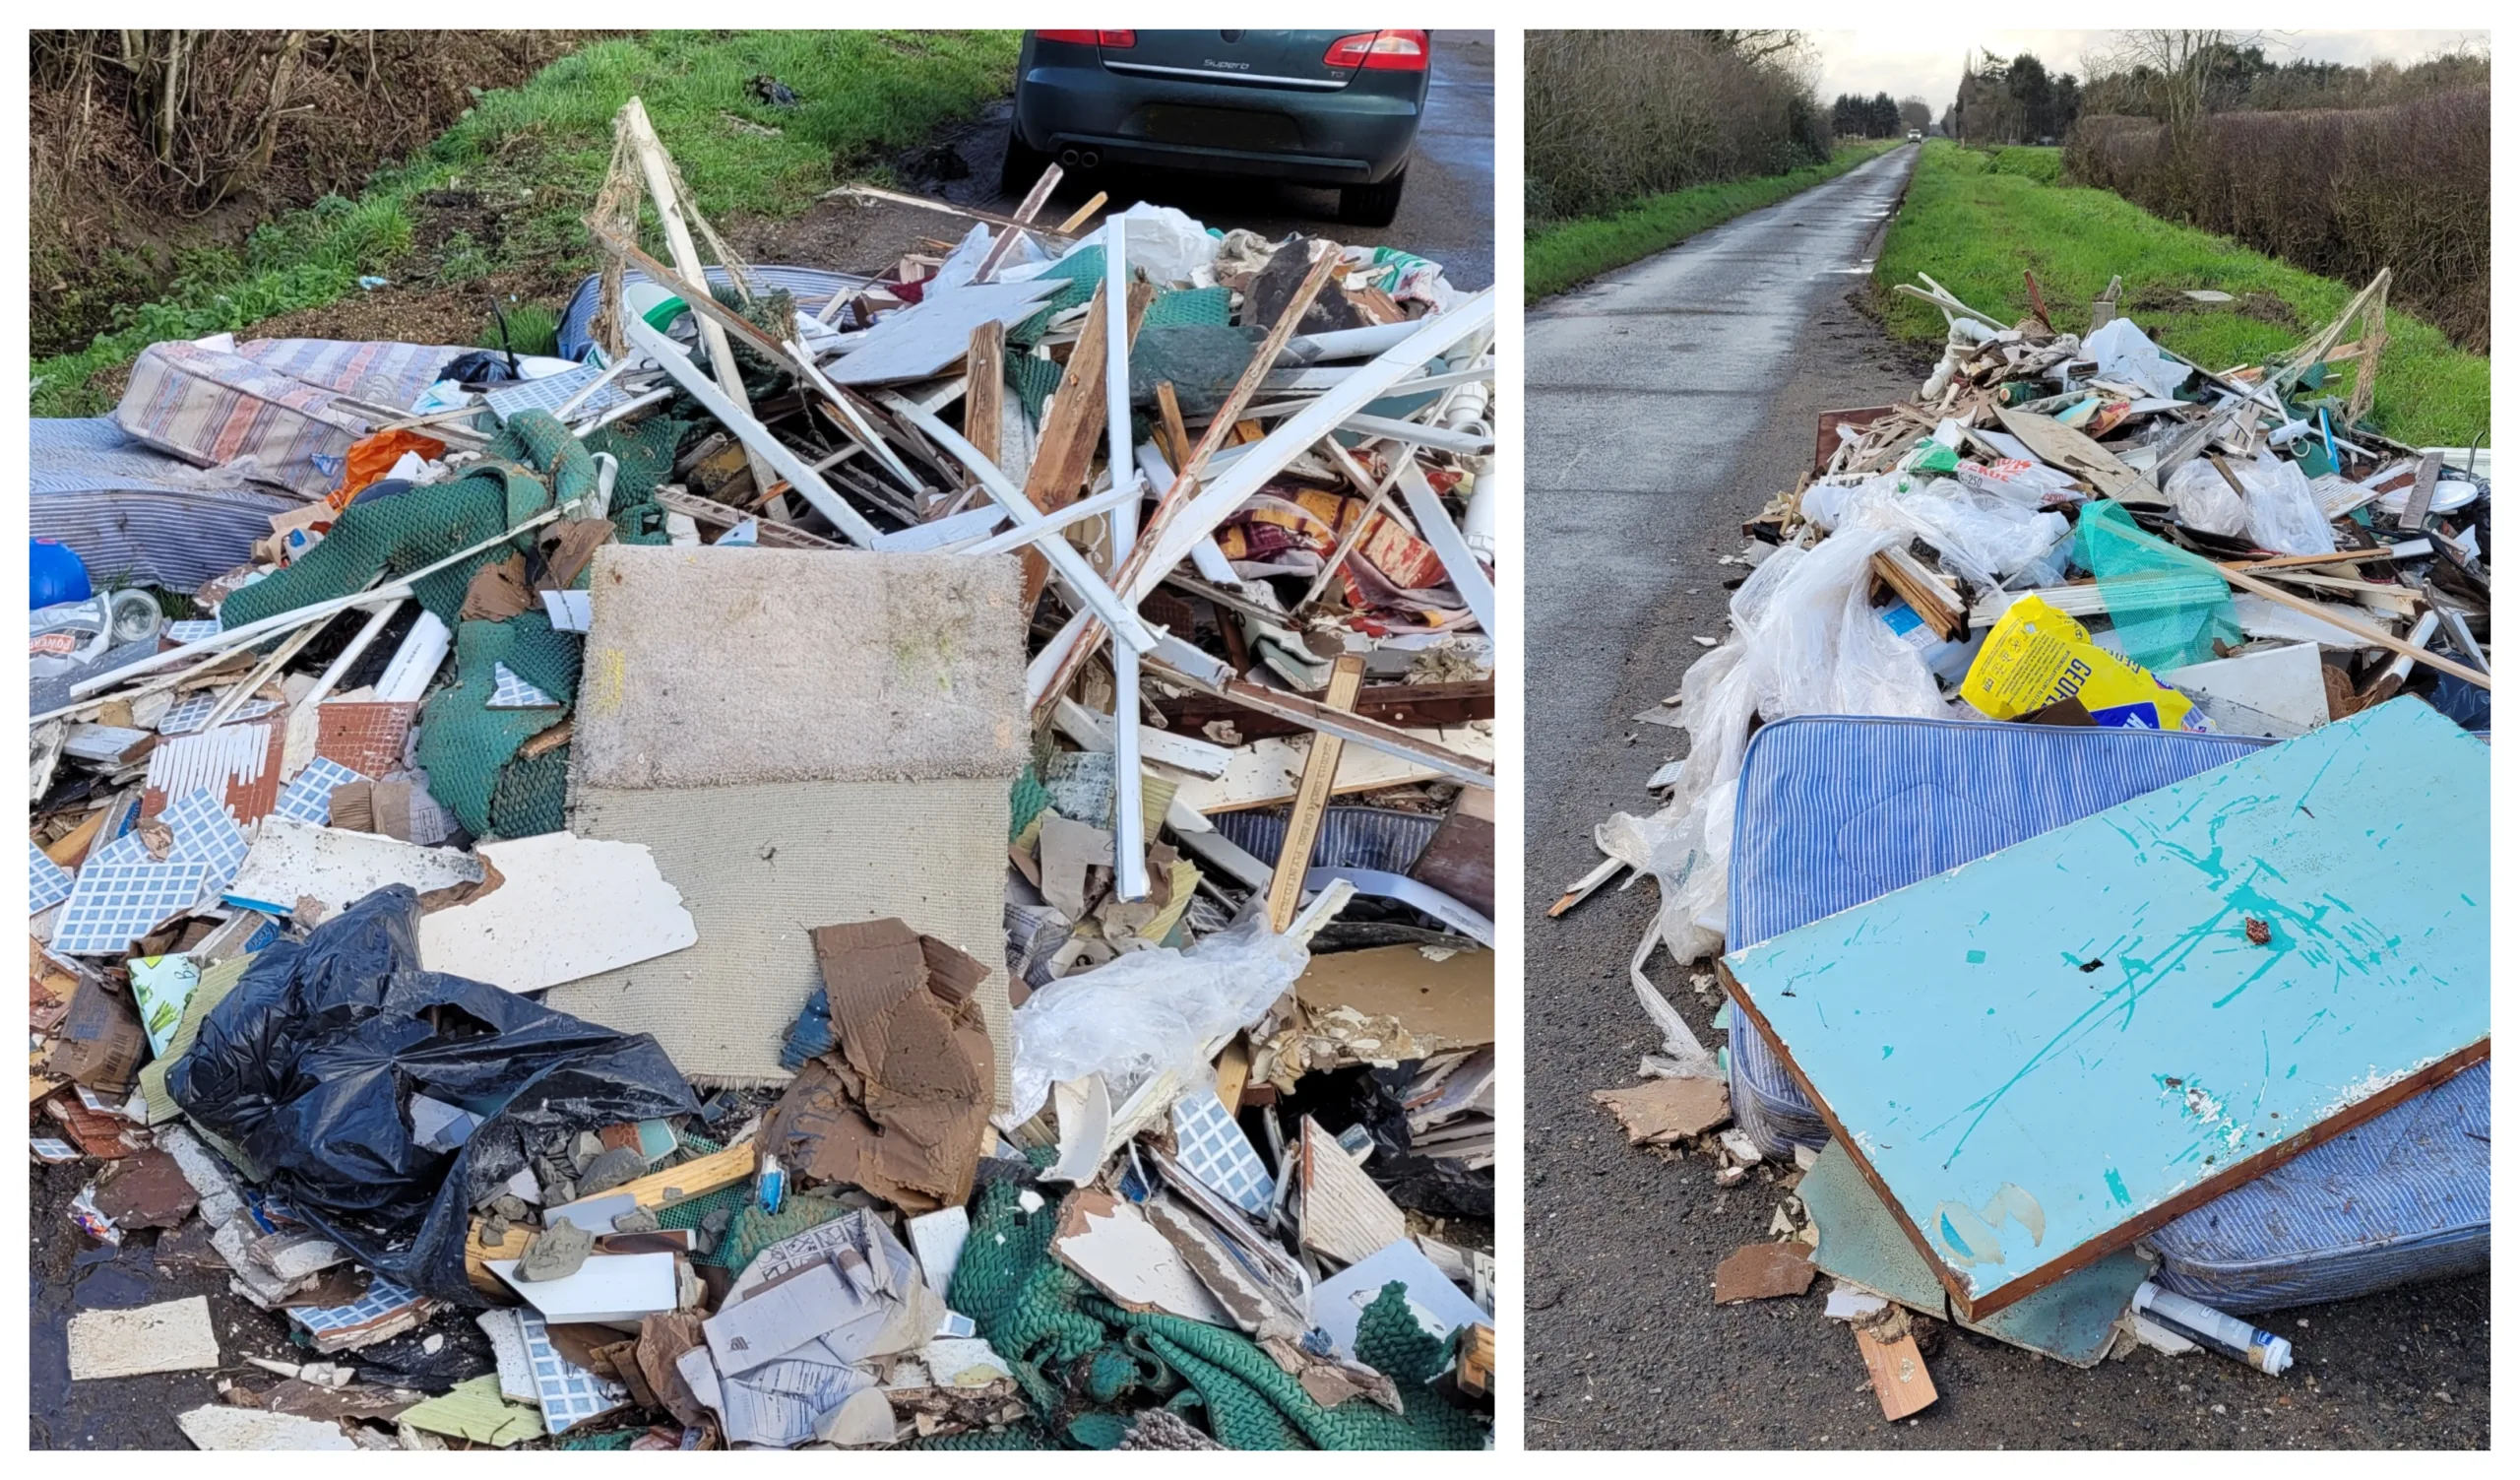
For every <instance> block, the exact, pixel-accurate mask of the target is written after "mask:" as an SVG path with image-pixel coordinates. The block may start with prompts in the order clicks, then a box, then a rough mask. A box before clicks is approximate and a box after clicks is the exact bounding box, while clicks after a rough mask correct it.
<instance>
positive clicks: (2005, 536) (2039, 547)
mask: <svg viewBox="0 0 2520 1480" xmlns="http://www.w3.org/2000/svg"><path fill="white" fill-rule="evenodd" d="M1802 513H1803V517H1805V518H1807V519H1809V520H1810V521H1811V522H1812V523H1813V524H1816V525H1818V526H1819V527H1820V528H1821V529H1823V530H1825V531H1828V532H1829V533H1831V534H1833V535H1834V534H1838V533H1841V532H1843V531H1844V530H1845V528H1846V527H1847V526H1848V525H1850V524H1869V525H1870V526H1872V527H1874V528H1877V529H1880V530H1883V531H1895V532H1901V533H1904V534H1907V535H1910V536H1913V537H1914V538H1917V539H1921V540H1922V541H1924V542H1925V543H1926V544H1927V545H1930V546H1932V547H1934V549H1935V550H1936V551H1938V552H1939V553H1940V554H1941V556H1942V558H1943V563H1944V565H1945V566H1946V568H1949V569H1952V570H1954V571H1956V572H1957V573H1959V574H1961V575H1964V576H1967V577H1968V578H1969V579H1970V580H1972V581H1974V582H1976V583H1977V584H1979V585H1981V586H1999V585H2001V584H2003V581H2004V578H2005V577H2007V576H2010V575H2012V574H2013V573H2014V572H2016V571H2019V570H2021V569H2023V568H2024V567H2026V566H2029V565H2030V564H2032V563H2033V562H2035V561H2038V560H2039V559H2040V558H2041V557H2042V556H2044V555H2046V554H2047V552H2048V551H2049V550H2052V549H2054V548H2055V547H2056V544H2057V542H2058V541H2060V540H2062V539H2064V538H2065V532H2066V525H2065V516H2063V515H2062V514H2047V513H2040V512H2037V511H2035V510H2033V509H2030V508H2027V507H2025V506H2024V505H2023V504H2021V503H2019V502H2017V501H2015V500H2013V499H2011V498H2007V497H2004V496H2002V495H1999V494H1995V493H1983V492H1980V491H1978V490H1977V489H1975V488H1971V487H1969V486H1967V485H1966V484H1963V483H1959V482H1958V481H1956V480H1953V479H1948V478H1937V479H1935V480H1933V481H1932V482H1931V483H1924V484H1922V486H1919V485H1918V480H1917V477H1916V476H1915V475H1914V474H1904V473H1885V474H1881V475H1879V476H1877V477H1873V478H1868V479H1865V480H1863V481H1862V482H1861V483H1852V484H1850V483H1814V484H1812V485H1811V486H1810V487H1809V488H1807V489H1805V490H1804V491H1803V494H1802Z"/></svg>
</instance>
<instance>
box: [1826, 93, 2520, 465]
mask: <svg viewBox="0 0 2520 1480" xmlns="http://www.w3.org/2000/svg"><path fill="white" fill-rule="evenodd" d="M2032 153H2034V152H2033V151H2027V150H2006V151H2004V152H2003V154H2002V155H2001V156H1999V157H1997V159H1995V160H1993V161H1989V159H1988V158H1987V157H1986V156H1985V155H1983V154H1979V153H1976V152H1973V151H1970V150H1965V149H1962V148H1960V147H1959V146H1957V145H1953V144H1949V143H1945V142H1941V141H1935V142H1932V143H1928V144H1927V145H1926V146H1925V152H1924V157H1923V158H1922V160H1920V161H1918V162H1917V173H1916V177H1915V178H1914V179H1913V180H1911V181H1910V182H1909V184H1908V196H1907V202H1906V204H1905V205H1904V206H1903V207H1902V208H1901V210H1900V212H1899V217H1898V220H1897V221H1896V222H1895V223H1894V224H1893V225H1892V226H1891V228H1890V237H1889V240H1888V241H1887V242H1886V243H1884V244H1883V246H1882V249H1881V261H1880V265H1879V266H1878V268H1877V269H1876V275H1877V279H1878V281H1879V282H1880V283H1881V284H1882V285H1883V286H1884V288H1885V289H1886V288H1887V286H1888V285H1890V284H1894V283H1914V282H1916V281H1917V276H1916V275H1917V274H1918V273H1920V272H1922V273H1925V274H1928V275H1930V276H1931V277H1932V278H1933V280H1934V281H1935V282H1937V283H1940V284H1941V285H1942V286H1943V287H1945V288H1947V289H1949V290H1951V291H1952V292H1953V293H1955V294H1957V295H1958V296H1959V297H1960V299H1961V301H1963V302H1965V303H1967V304H1969V305H1970V306H1971V307H1973V308H1977V309H1981V310H1983V311H1985V312H1986V313H1991V314H1993V315H1994V316H1996V317H1997V318H2000V319H2006V320H2012V319H2018V318H2023V317H2027V316H2028V314H2029V313H2030V294H2029V290H2028V289H2026V288H2025V287H2024V286H2023V284H2022V281H2021V275H2022V273H2023V271H2024V270H2025V269H2026V270H2028V271H2030V272H2032V273H2035V274H2037V275H2038V278H2039V287H2040V290H2041V292H2042V293H2043V294H2044V295H2045V296H2046V297H2047V305H2048V309H2049V311H2050V312H2051V313H2052V314H2054V315H2055V316H2056V318H2057V327H2058V328H2060V329H2080V328H2083V327H2086V326H2087V325H2088V323H2089V318H2088V316H2087V315H2086V314H2085V312H2084V309H2085V307H2086V305H2088V304H2089V303H2090V302H2091V300H2092V299H2093V298H2094V297H2096V296H2098V295H2099V293H2100V292H2101V291H2102V290H2105V289H2106V288H2107V287H2108V286H2109V280H2110V277H2111V276H2116V277H2121V278H2123V279H2124V280H2125V283H2124V287H2123V290H2122V295H2121V297H2120V300H2119V301H2120V303H2121V305H2124V307H2123V311H2125V312H2126V313H2127V315H2128V316H2129V317H2131V318H2133V319H2134V320H2135V321H2136V322H2137V323H2138V324H2140V325H2141V326H2142V327H2143V329H2144V331H2145V332H2146V333H2148V334H2150V335H2152V336H2153V337H2154V338H2155V339H2156V340H2157V341H2159V342H2160V343H2161V344H2162V345H2163V346H2164V347H2165V348H2168V349H2171V350H2174V351H2176V352H2177V353H2179V354H2184V355H2186V356H2187V357H2188V358H2190V359H2193V360H2195V361H2196V362H2197V363H2199V364H2202V365H2206V366H2209V367H2211V368H2214V369H2218V370H2219V369H2224V368H2227V367H2230V366H2234V365H2241V364H2254V363H2257V362H2259V361H2261V360H2263V359H2265V358H2266V357H2267V356H2268V355H2270V354H2279V353H2281V352H2283V351H2285V350H2288V349H2290V348H2292V347H2293V346H2294V345H2296V344H2299V342H2300V341H2301V340H2303V339H2305V338H2307V337H2308V336H2309V335H2311V334H2313V333H2315V332H2317V331H2318V330H2319V329H2322V328H2324V327H2325V326H2326V325H2327V324H2328V322H2329V321H2330V320H2332V319H2334V318H2335V317H2336V315H2337V314H2339V313H2342V312H2343V311H2344V310H2345V305H2346V303H2347V302H2348V301H2349V300H2350V299H2352V297H2353V296H2354V294H2355V292H2356V290H2358V289H2359V288H2360V286H2361V285H2359V284H2356V285H2348V284H2344V283H2339V282H2337V281H2335V280H2334V279H2330V278H2322V277H2319V276H2317V275H2316V274H2313V273H2306V272H2303V271H2301V270H2300V269H2299V268H2295V267H2288V266H2286V265H2285V264H2283V263H2281V262H2278V261H2276V260H2275V259H2273V258H2271V257H2266V256H2261V255H2260V254H2258V253H2256V252H2252V251H2250V250H2249V249H2247V248H2246V247H2243V246H2240V245H2238V244H2237V243H2236V242H2234V241H2232V240H2231V239H2230V238H2228V237H2223V236H2215V235H2211V234H2209V233H2207V232H2204V231H2199V230H2195V229H2193V228H2191V227H2188V226H2182V225H2174V224H2173V223H2171V222H2166V221H2163V220H2162V219H2161V218H2159V217H2156V216H2153V215H2150V214H2148V213H2147V212H2145V211H2144V210H2142V209H2141V208H2140V207H2137V206H2134V205H2132V204H2129V203H2128V202H2127V201H2125V200H2124V199H2122V198H2120V197H2119V196H2117V195H2115V194H2113V193H2111V192H2110V191H2106V190H2092V189H2085V188H2082V187H2078V186H2068V185H2049V184H2042V183H2041V182H2040V181H2039V179H2038V178H2036V174H2037V172H2038V171H2037V167H2036V162H2035V161H2026V160H2025V161H2019V163H2018V164H2016V165H2015V166H2014V167H2009V168H2008V167H2005V164H2004V161H2006V160H2009V159H2010V158H2011V157H2012V156H2016V155H2029V154H2032ZM2041 153H2046V152H2041ZM2198 288H2203V289H2218V290H2222V291H2224V292H2227V293H2230V294H2232V296H2233V298H2234V300H2235V301H2233V302H2229V303H2210V304H2209V303H2197V302H2193V301H2191V300H2189V299H2187V298H2184V297H2181V296H2180V295H2179V292H2180V290H2184V289H2198ZM1888 320H1889V325H1890V329H1891V331H1892V332H1893V333H1895V334H1897V335H1899V336H1900V337H1902V338H1905V339H1910V340H1915V341H1919V342H1927V343H1935V344H1938V343H1940V341H1941V340H1942V337H1943V334H1944V325H1943V319H1942V315H1941V314H1940V313H1938V312H1936V311H1935V310H1934V309H1933V308H1931V307H1929V306H1928V305H1926V304H1924V303H1921V302H1919V301H1917V300H1916V299H1914V298H1910V297H1906V296H1904V295H1892V296H1891V297H1890V300H1889V308H1888ZM2490 378H2491V362H2490V361H2489V360H2488V358H2487V357H2486V356H2485V355H2482V354H2468V353H2467V352H2465V351H2462V350H2460V349H2458V348H2456V347H2455V346H2453V345H2452V344H2451V343H2450V342H2449V340H2448V339H2447V338H2446V337H2445V336H2444V335H2443V334H2442V333H2441V331H2439V330H2438V329H2435V328H2433V327H2432V326H2431V325H2429V324H2426V323H2424V322H2423V321H2421V320H2419V319H2415V318H2411V317H2409V316H2407V315H2405V314H2402V313H2396V312H2392V313H2390V315H2389V343H2388V348H2387V349H2386V350H2384V351H2383V352H2382V353H2381V356H2380V383H2379V389H2378V393H2377V396H2376V398H2375V401H2374V405H2373V410H2372V415H2371V419H2372V421H2373V422H2374V423H2375V424H2376V425H2377V426H2378V428H2379V429H2380V430H2381V431H2382V432H2385V433H2386V434H2388V435H2389V436H2392V437H2395V438H2397V439H2398V440H2399V441H2401V442H2407V443H2412V444H2414V445H2417V446H2462V447H2463V446H2466V445H2467V443H2468V440H2469V438H2471V437H2473V436H2475V435H2477V434H2478V433H2480V432H2484V431H2486V430H2488V425H2489V421H2488V408H2489V406H2490V401H2491V398H2490V395H2489V381H2490Z"/></svg>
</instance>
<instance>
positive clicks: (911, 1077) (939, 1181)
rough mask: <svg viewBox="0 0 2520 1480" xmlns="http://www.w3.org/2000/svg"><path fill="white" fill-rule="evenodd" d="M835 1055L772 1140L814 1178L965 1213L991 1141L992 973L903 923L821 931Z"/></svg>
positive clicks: (796, 1099) (770, 1133)
mask: <svg viewBox="0 0 2520 1480" xmlns="http://www.w3.org/2000/svg"><path fill="white" fill-rule="evenodd" d="M813 940H814V954H815V958H816V960H817V961H818V962H819V963H820V966H821V969H822V978H823V987H824V991H825V993H826V994H827V995H828V997H829V998H830V1003H831V1021H832V1028H833V1031H834V1033H835V1035H836V1037H837V1040H838V1042H837V1046H836V1047H835V1048H834V1050H833V1051H832V1052H831V1053H829V1054H826V1055H824V1056H823V1057H822V1058H820V1059H817V1060H814V1061H812V1062H809V1063H807V1064H806V1065H805V1067H804V1069H803V1070H802V1071H801V1072H799V1073H798V1075H797V1076H796V1080H795V1082H794V1083H792V1084H790V1085H789V1086H788V1092H787V1094H786V1095H784V1096H783V1097H782V1098H781V1099H780V1102H779V1105H778V1107H777V1109H776V1110H774V1111H773V1112H772V1114H771V1117H770V1120H769V1122H768V1123H767V1124H766V1125H765V1126H764V1127H763V1131H762V1144H763V1145H764V1146H766V1147H769V1148H772V1149H773V1150H775V1151H776V1153H777V1154H778V1155H779V1156H780V1157H781V1158H782V1159H783V1160H785V1161H786V1162H787V1164H788V1165H789V1166H791V1167H793V1168H795V1169H796V1170H797V1171H798V1172H800V1173H802V1174H803V1175H806V1176H809V1177H813V1178H816V1179H819V1180H822V1181H826V1182H841V1183H847V1184H849V1185H851V1186H852V1187H859V1188H863V1189H865V1190H867V1191H869V1192H872V1193H874V1194H875V1195H876V1196H878V1197H881V1198H883V1199H884V1200H885V1201H887V1202H890V1203H892V1204H894V1205H895V1206H897V1207H900V1208H902V1209H903V1210H905V1211H908V1212H914V1213H916V1212H928V1211H932V1210H934V1209H936V1208H940V1207H953V1206H959V1205H961V1204H962V1203H963V1201H964V1200H965V1199H967V1198H968V1197H970V1195H971V1190H972V1176H973V1173H974V1171H975V1170H976V1169H977V1166H978V1164H979V1156H980V1150H981V1147H982V1145H983V1144H984V1142H985V1139H986V1137H987V1135H988V1133H989V1124H988V1116H989V1110H990V1106H991V1099H992V1089H993V1086H994V1085H995V1083H996V1082H997V1063H996V1055H995V1051H994V1049H993V1048H992V1047H991V1045H990V1043H989V1035H988V1027H987V1024H986V1023H985V1022H984V1021H983V1020H982V1019H981V1016H980V1008H979V1001H978V997H977V994H978V990H979V988H980V986H981V984H982V983H983V982H985V981H986V980H987V978H988V970H987V968H985V967H983V966H982V965H981V964H980V963H979V962H977V961H975V960H973V959H972V958H971V957H970V956H967V955H965V954H964V953H963V952H961V951H959V950H957V949H955V948H954V947H953V946H951V945H948V944H946V943H945V942H944V941H942V940H939V939H937V938H936V937H934V936H933V935H922V934H920V933H917V932H916V931H914V930H912V929H911V928H910V927H909V926H908V925H906V924H904V923H903V922H901V921H899V920H878V921H872V922H869V923H867V924H864V925H829V926H824V927H822V928H821V929H819V930H816V931H815V932H814V933H813Z"/></svg>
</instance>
